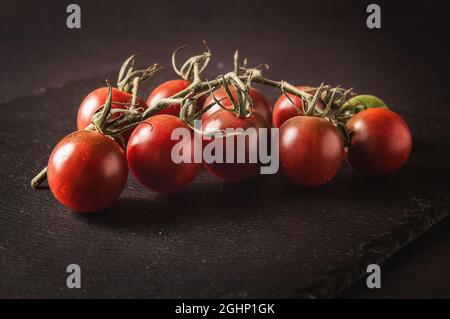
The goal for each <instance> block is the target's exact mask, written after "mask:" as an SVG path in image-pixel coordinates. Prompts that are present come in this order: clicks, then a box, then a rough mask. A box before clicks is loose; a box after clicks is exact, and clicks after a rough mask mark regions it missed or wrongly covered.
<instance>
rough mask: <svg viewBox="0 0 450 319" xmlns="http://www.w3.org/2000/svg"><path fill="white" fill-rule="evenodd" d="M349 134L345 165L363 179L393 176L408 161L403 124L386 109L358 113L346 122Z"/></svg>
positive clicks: (409, 143) (409, 141) (408, 139)
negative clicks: (350, 167)
mask: <svg viewBox="0 0 450 319" xmlns="http://www.w3.org/2000/svg"><path fill="white" fill-rule="evenodd" d="M346 126H347V130H348V132H349V134H350V139H351V140H350V147H349V149H348V161H349V163H350V165H351V166H352V167H353V168H355V169H356V170H357V171H358V172H360V173H362V174H364V175H372V176H379V175H388V174H392V173H394V172H395V171H396V170H398V169H399V168H400V167H402V166H403V164H405V162H406V161H407V160H408V157H409V154H410V152H411V148H412V138H411V132H410V131H409V128H408V125H407V124H406V122H405V121H404V120H403V119H402V118H401V117H400V115H398V114H397V113H394V112H392V111H390V110H388V109H386V108H372V109H367V110H364V111H361V112H359V113H358V114H356V115H355V116H353V117H352V118H351V119H350V120H349V121H348V122H347V125H346Z"/></svg>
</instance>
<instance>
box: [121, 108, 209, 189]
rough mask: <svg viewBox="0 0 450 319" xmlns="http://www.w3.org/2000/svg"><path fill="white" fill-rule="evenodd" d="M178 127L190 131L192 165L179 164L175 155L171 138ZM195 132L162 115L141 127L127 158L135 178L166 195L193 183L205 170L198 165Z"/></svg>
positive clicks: (180, 121) (132, 136) (134, 136)
mask: <svg viewBox="0 0 450 319" xmlns="http://www.w3.org/2000/svg"><path fill="white" fill-rule="evenodd" d="M176 128H185V129H187V130H189V131H190V133H191V139H190V142H189V144H190V145H186V144H184V145H183V146H185V147H186V148H188V147H191V163H178V164H177V163H175V162H174V161H173V160H172V157H171V152H172V148H173V147H174V145H175V144H178V143H181V142H180V141H177V140H172V139H171V135H172V132H173V130H175V129H176ZM193 139H194V132H193V131H192V130H191V129H190V128H189V127H188V126H187V125H186V124H185V123H184V122H183V121H182V120H180V119H179V118H178V117H176V116H173V115H168V114H159V115H155V116H152V117H150V118H149V119H147V120H145V122H144V123H141V124H139V125H138V126H137V127H136V128H135V130H134V131H133V134H132V135H131V137H130V140H129V141H128V147H127V159H128V165H129V167H130V170H131V172H132V173H133V176H134V177H135V178H136V180H137V181H139V182H140V183H141V184H142V185H144V186H145V187H147V188H149V189H151V190H153V191H157V192H164V193H173V192H178V191H180V190H182V189H183V188H185V187H186V186H187V185H188V184H189V183H190V182H192V181H193V180H194V179H195V177H196V176H197V174H198V172H199V170H200V169H201V166H202V165H201V163H194V141H193Z"/></svg>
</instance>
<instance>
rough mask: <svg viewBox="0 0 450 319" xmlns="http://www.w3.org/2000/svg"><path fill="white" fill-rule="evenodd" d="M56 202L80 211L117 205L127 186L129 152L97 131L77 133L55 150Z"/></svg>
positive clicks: (51, 180)
mask: <svg viewBox="0 0 450 319" xmlns="http://www.w3.org/2000/svg"><path fill="white" fill-rule="evenodd" d="M47 169H48V170H47V178H48V184H49V186H50V189H51V191H52V192H53V194H54V195H55V197H56V199H57V200H58V201H60V202H61V204H63V205H64V206H66V207H68V208H70V209H72V210H74V211H76V212H94V211H99V210H102V209H104V208H106V207H107V206H109V205H110V204H111V203H112V202H114V201H115V200H116V199H117V198H118V197H119V196H120V194H121V193H122V190H123V188H124V187H125V184H126V181H127V176H128V166H127V161H126V158H125V151H124V150H123V149H122V148H121V147H120V146H119V144H117V143H116V142H115V141H114V140H113V139H112V138H110V137H108V136H106V135H103V134H100V133H98V132H96V131H90V130H89V131H88V130H86V131H77V132H74V133H72V134H69V135H67V136H66V137H64V138H63V139H62V140H61V141H60V142H59V143H58V144H57V145H56V147H55V148H54V149H53V152H52V154H51V156H50V159H49V161H48V168H47Z"/></svg>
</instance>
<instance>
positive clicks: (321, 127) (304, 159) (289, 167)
mask: <svg viewBox="0 0 450 319" xmlns="http://www.w3.org/2000/svg"><path fill="white" fill-rule="evenodd" d="M343 154H344V141H343V138H342V136H341V134H340V133H339V130H338V129H337V128H336V127H335V126H334V125H333V124H332V123H331V122H330V121H328V120H326V119H323V118H319V117H312V116H295V117H292V118H290V119H289V120H287V121H286V122H284V123H283V125H281V128H280V163H281V170H282V172H283V173H284V175H286V176H287V177H289V178H290V179H291V180H292V181H293V182H294V183H296V184H298V185H300V186H305V187H315V186H320V185H323V184H325V183H327V182H329V181H330V180H331V179H332V178H333V177H334V176H336V174H337V173H338V171H339V169H340V167H341V165H342V160H343Z"/></svg>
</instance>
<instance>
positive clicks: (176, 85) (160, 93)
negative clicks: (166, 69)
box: [147, 79, 204, 116]
mask: <svg viewBox="0 0 450 319" xmlns="http://www.w3.org/2000/svg"><path fill="white" fill-rule="evenodd" d="M189 85H191V82H189V81H186V80H182V79H179V80H170V81H167V82H164V83H162V84H160V85H159V86H157V87H156V88H155V89H153V91H152V92H151V93H150V95H149V96H148V98H147V105H148V106H149V107H151V106H152V103H157V102H158V101H159V100H161V99H165V98H168V97H171V96H172V95H174V94H176V93H178V92H181V91H183V90H184V89H186V88H187V87H188V86H189ZM199 100H200V101H198V104H199V105H201V103H202V102H203V101H204V99H202V98H200V99H199ZM157 114H170V115H174V116H179V114H180V105H179V104H171V105H169V106H168V107H166V108H165V109H164V110H161V111H159V112H158V113H157Z"/></svg>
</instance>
